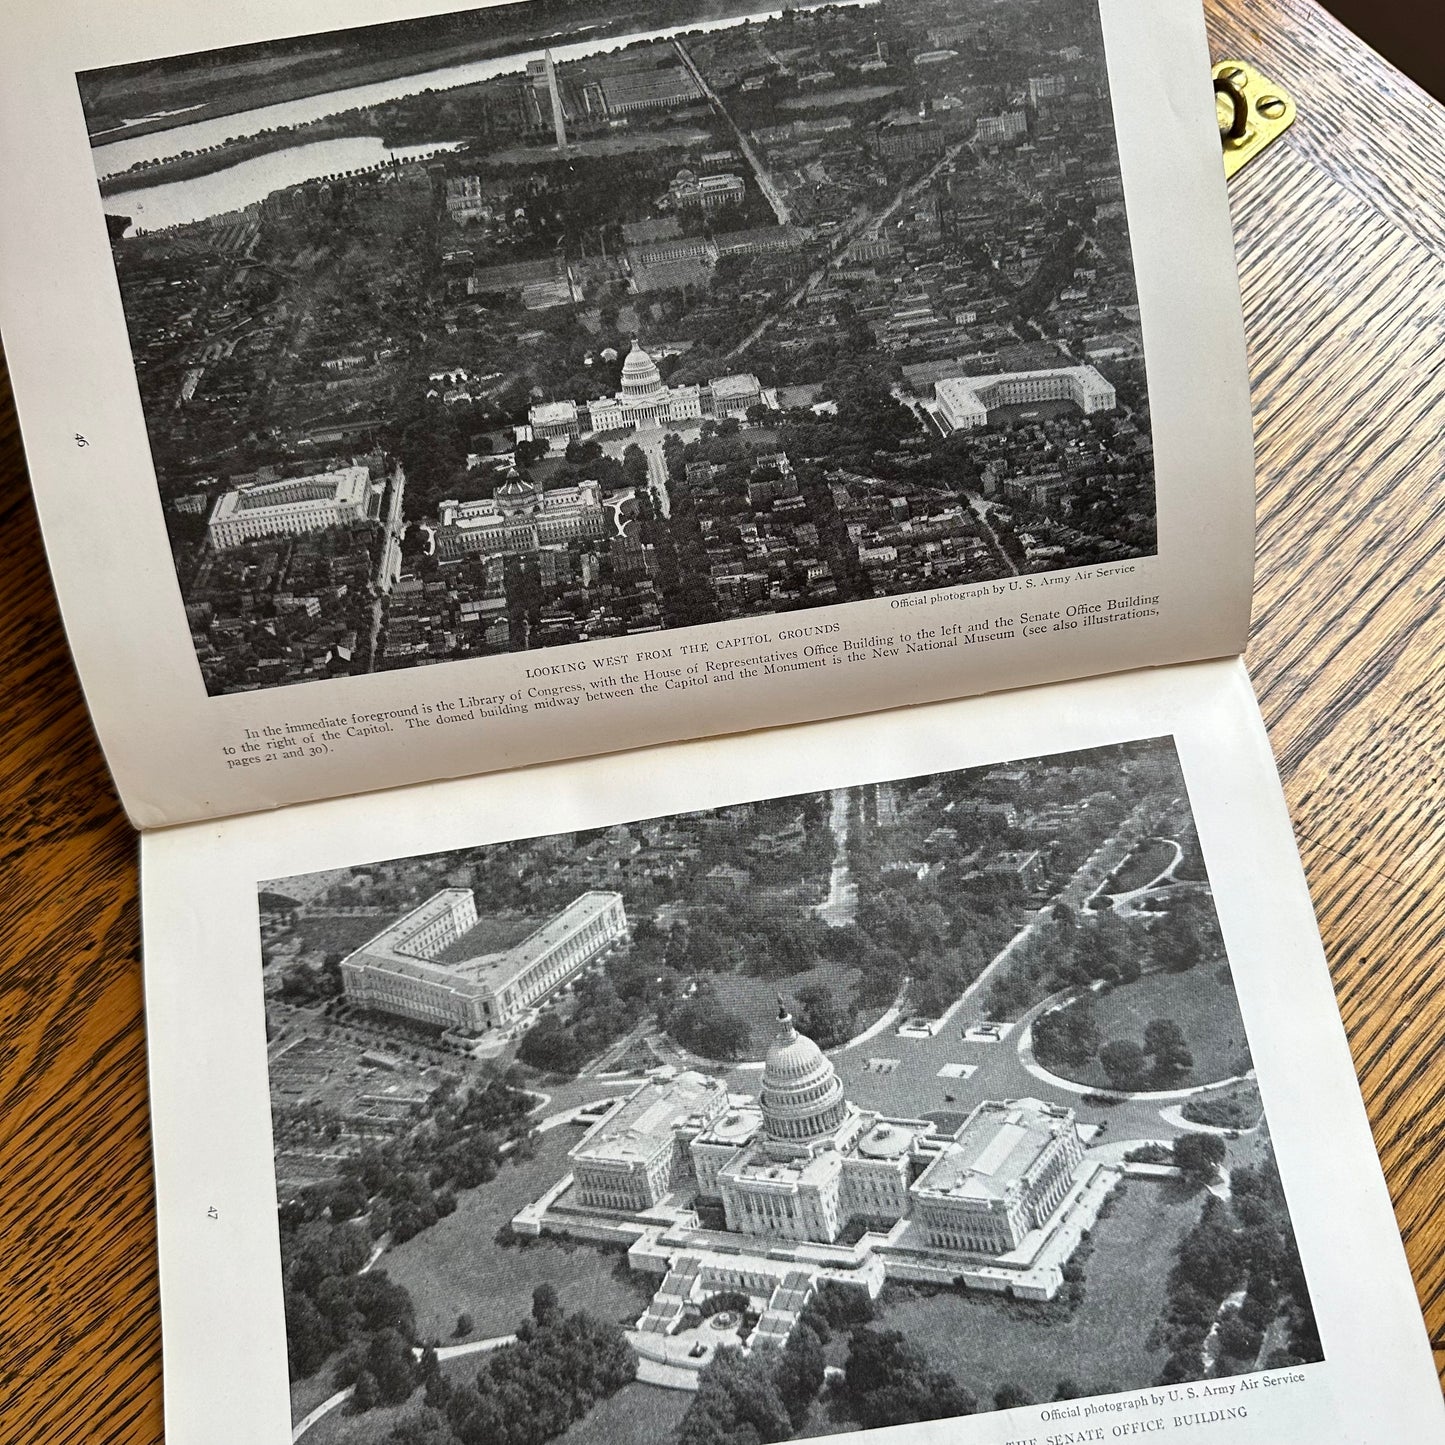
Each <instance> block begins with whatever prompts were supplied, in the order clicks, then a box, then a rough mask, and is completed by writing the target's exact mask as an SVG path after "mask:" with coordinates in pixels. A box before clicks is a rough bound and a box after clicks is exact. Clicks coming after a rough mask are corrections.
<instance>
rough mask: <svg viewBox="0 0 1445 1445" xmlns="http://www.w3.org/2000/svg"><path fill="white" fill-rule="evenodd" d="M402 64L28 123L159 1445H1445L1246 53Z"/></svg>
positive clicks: (151, 25)
mask: <svg viewBox="0 0 1445 1445" xmlns="http://www.w3.org/2000/svg"><path fill="white" fill-rule="evenodd" d="M415 12H416V7H415V6H411V5H406V4H403V3H401V0H347V3H345V4H342V3H340V0H326V3H320V4H317V5H314V6H312V7H311V8H310V9H309V10H308V11H307V14H306V17H305V18H304V20H298V19H297V17H296V14H295V12H294V10H293V9H292V7H288V6H286V5H284V4H282V3H280V0H255V3H251V4H248V5H247V6H245V7H238V8H237V9H235V11H234V12H230V11H222V10H218V9H215V8H214V7H212V8H209V9H208V8H205V7H194V6H191V7H187V6H182V5H180V4H178V3H176V0H155V3H152V4H149V5H147V6H145V7H143V8H141V9H139V10H138V11H135V12H134V13H127V14H126V15H125V16H124V17H123V18H120V19H117V18H116V17H115V16H113V15H111V14H109V13H108V11H107V9H106V7H103V6H101V5H100V4H99V3H98V0H59V3H56V4H54V5H52V6H49V7H46V8H45V9H43V10H34V11H33V12H32V11H27V13H25V14H22V15H19V16H17V17H15V18H14V19H12V21H11V24H10V27H9V35H10V41H11V43H10V46H9V50H8V52H7V54H6V56H5V57H4V58H3V60H0V77H3V79H4V82H5V84H4V85H3V86H0V126H3V132H4V134H5V136H6V138H7V142H8V144H7V146H6V147H5V149H4V152H3V154H0V196H3V197H4V198H5V199H6V200H7V202H8V204H6V205H5V206H4V207H3V208H0V327H3V333H4V338H5V343H6V348H7V353H8V357H9V362H10V366H11V369H12V373H13V378H14V387H15V391H16V395H17V401H18V405H19V408H20V414H21V418H22V423H23V425H24V428H25V437H26V444H27V450H28V454H29V458H30V464H31V470H32V474H33V477H34V481H35V488H36V493H37V500H38V504H39V508H40V513H41V518H42V524H43V527H44V531H45V536H46V542H47V546H48V549H49V554H50V558H51V562H52V567H53V571H54V576H55V581H56V587H57V591H58V594H59V596H60V600H61V605H62V609H63V612H64V616H65V620H66V624H67V629H68V632H69V637H70V641H71V644H72V647H73V649H74V652H75V656H76V660H77V665H78V668H79V671H80V675H81V678H82V681H83V683H84V686H85V689H86V694H87V699H88V702H89V704H90V707H91V710H92V712H93V715H94V718H95V722H96V727H97V731H98V733H99V736H100V739H101V743H102V745H103V747H104V748H105V751H106V755H107V758H108V760H109V762H110V765H111V768H112V771H113V773H114V776H115V779H116V783H117V787H118V789H119V791H120V794H121V797H122V799H123V801H124V803H125V806H126V809H127V811H128V813H129V815H130V817H131V818H132V820H133V821H134V822H135V823H136V825H137V827H138V828H140V829H141V830H142V833H141V853H142V862H143V910H144V930H145V944H146V962H145V967H146V981H147V1017H148V1028H149V1036H150V1059H151V1087H152V1107H153V1123H154V1138H155V1160H156V1174H157V1207H158V1213H159V1230H160V1250H161V1256H160V1267H161V1282H162V1299H163V1311H164V1316H163V1327H164V1335H165V1349H166V1417H167V1431H168V1435H169V1437H170V1438H171V1439H173V1440H175V1441H178V1442H192V1441H196V1442H203V1441H204V1442H213V1441H224V1442H232V1441H235V1442H246V1445H253V1442H254V1445H261V1442H268V1445H269V1442H282V1441H285V1440H287V1439H288V1438H290V1439H304V1440H307V1441H313V1442H316V1445H327V1442H354V1445H361V1442H367V1445H370V1442H379V1441H397V1442H402V1445H408V1442H409V1445H483V1442H485V1445H493V1442H496V1445H543V1442H546V1441H552V1440H558V1441H562V1442H563V1445H652V1442H654V1441H658V1440H666V1441H677V1442H679V1445H758V1442H762V1441H772V1440H782V1439H789V1438H795V1437H804V1436H823V1435H837V1434H851V1433H855V1432H856V1433H868V1432H872V1431H875V1430H886V1431H892V1432H893V1433H892V1435H890V1436H889V1438H890V1439H898V1440H900V1441H901V1440H905V1439H907V1440H913V1439H918V1440H925V1439H926V1440H941V1439H943V1438H945V1432H946V1438H948V1439H950V1440H957V1441H960V1442H974V1441H977V1442H990V1445H1004V1442H1018V1445H1023V1442H1032V1445H1042V1442H1049V1445H1065V1442H1068V1445H1073V1442H1079V1441H1093V1440H1123V1439H1130V1438H1134V1437H1140V1438H1158V1439H1159V1440H1168V1441H1174V1442H1180V1445H1184V1442H1196V1441H1201V1442H1202V1441H1216V1442H1223V1445H1248V1442H1271V1445H1277V1442H1298V1445H1344V1442H1347V1441H1349V1442H1354V1441H1371V1442H1381V1445H1384V1442H1397V1441H1416V1440H1425V1439H1429V1438H1439V1437H1440V1435H1441V1432H1442V1426H1445V1418H1442V1411H1441V1400H1440V1391H1439V1386H1438V1383H1437V1381H1436V1378H1435V1373H1434V1369H1433V1365H1432V1361H1431V1357H1430V1352H1429V1349H1428V1346H1427V1342H1426V1339H1425V1335H1424V1332H1423V1330H1422V1328H1421V1325H1420V1317H1419V1311H1418V1306H1417V1304H1416V1301H1415V1298H1414V1292H1413V1289H1412V1285H1411V1281H1410V1276H1409V1273H1408V1270H1407V1267H1406V1263H1405V1259H1404V1254H1403V1251H1402V1249H1401V1247H1400V1243H1399V1238H1398V1234H1397V1232H1396V1229H1395V1224H1394V1220H1393V1217H1392V1215H1391V1211H1390V1202H1389V1198H1388V1195H1387V1192H1386V1190H1385V1187H1384V1182H1383V1179H1382V1177H1381V1175H1380V1171H1379V1166H1378V1163H1377V1161H1376V1159H1375V1156H1374V1151H1373V1147H1372V1144H1371V1139H1370V1134H1369V1128H1368V1124H1367V1120H1366V1118H1365V1114H1364V1110H1363V1108H1362V1106H1361V1103H1360V1099H1359V1094H1358V1089H1357V1087H1356V1084H1355V1080H1354V1076H1353V1072H1352V1068H1351V1063H1350V1056H1349V1052H1348V1049H1347V1046H1346V1043H1345V1039H1344V1034H1343V1031H1342V1029H1341V1027H1340V1023H1339V1017H1338V1014H1337V1011H1336V1008H1335V1003H1334V998H1333V994H1332V992H1331V989H1330V983H1329V976H1328V972H1327V970H1326V968H1325V965H1324V960H1323V958H1322V955H1321V951H1320V947H1319V941H1318V935H1317V932H1316V929H1315V925H1314V921H1313V917H1312V914H1311V911H1310V904H1309V898H1308V894H1307V892H1306V889H1305V885H1304V879H1303V876H1302V874H1301V870H1300V867H1299V862H1298V859H1297V856H1296V853H1295V849H1294V845H1293V840H1292V838H1291V834H1290V829H1289V822H1288V818H1287V816H1286V814H1285V810H1284V805H1283V800H1282V797H1281V794H1280V791H1279V785H1278V781H1277V778H1276V776H1275V772H1274V767H1273V762H1272V759H1271V756H1270V751H1269V745H1268V741H1267V739H1266V737H1265V734H1264V730H1263V727H1262V725H1261V722H1260V718H1259V715H1258V711H1257V709H1256V707H1255V704H1254V700H1253V696H1252V693H1251V690H1250V686H1249V682H1248V678H1247V676H1246V674H1245V671H1244V667H1243V663H1242V662H1241V661H1240V654H1241V652H1242V650H1243V647H1244V642H1245V637H1246V632H1247V626H1248V618H1249V603H1250V589H1251V582H1252V536H1253V498H1254V487H1253V480H1254V479H1253V465H1252V452H1251V432H1250V417H1249V388H1248V377H1247V373H1246V368H1245V358H1244V347H1243V335H1242V327H1241V323H1240V313H1239V298H1238V287H1237V281H1236V278H1235V273H1234V266H1233V255H1232V248H1231V239H1230V228H1229V218H1228V211H1227V206H1226V198H1225V191H1224V182H1223V177H1222V173H1221V166H1220V155H1219V144H1218V135H1217V128H1216V124H1215V121H1214V119H1213V114H1212V112H1213V100H1212V95H1211V90H1210V84H1209V68H1208V57H1207V53H1206V48H1205V43H1204V31H1203V25H1202V20H1201V16H1200V14H1199V12H1198V8H1197V4H1196V0H1156V3H1150V4H1144V3H1141V0H863V3H849V4H841V5H830V6H826V7H809V6H797V7H788V8H786V9H784V10H782V11H767V12H756V13H751V12H750V11H749V9H748V7H747V6H746V4H743V3H719V0H673V3H669V4H666V5H655V6H651V7H641V8H633V9H628V8H627V7H625V6H622V5H618V4H614V3H612V0H569V3H562V0H527V3H524V4H517V5H508V6H502V7H491V8H481V9H460V10H458V9H451V10H446V9H443V10H442V11H440V12H439V13H427V14H421V15H418V14H417V13H415ZM878 1438H879V1439H880V1440H881V1439H882V1438H883V1437H882V1436H880V1437H878Z"/></svg>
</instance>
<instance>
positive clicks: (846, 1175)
mask: <svg viewBox="0 0 1445 1445" xmlns="http://www.w3.org/2000/svg"><path fill="white" fill-rule="evenodd" d="M569 1159H570V1162H571V1166H572V1172H571V1173H570V1174H569V1175H567V1176H566V1177H565V1178H564V1179H563V1180H561V1181H559V1183H558V1184H557V1185H556V1186H554V1187H553V1189H551V1190H550V1191H548V1193H547V1195H546V1196H544V1197H543V1199H541V1200H539V1201H537V1202H536V1203H535V1204H533V1205H529V1206H528V1208H527V1209H524V1210H523V1211H522V1212H521V1213H520V1214H519V1215H518V1216H517V1217H516V1219H514V1220H513V1228H514V1229H516V1230H517V1231H518V1232H521V1233H528V1234H539V1233H555V1234H561V1235H568V1236H571V1237H574V1238H584V1239H594V1240H597V1241H599V1242H602V1241H608V1242H612V1243H621V1242H626V1243H627V1244H628V1246H629V1248H628V1255H629V1259H630V1260H631V1262H632V1265H633V1267H634V1268H637V1269H643V1270H649V1271H652V1272H654V1273H659V1274H662V1275H664V1281H663V1286H662V1287H661V1288H660V1289H659V1291H658V1294H657V1297H656V1298H655V1299H654V1301H653V1304H652V1306H651V1307H650V1308H649V1311H648V1313H647V1314H646V1315H644V1317H643V1319H642V1320H640V1321H639V1325H638V1329H639V1333H640V1335H641V1336H642V1337H643V1340H642V1347H643V1348H644V1349H645V1348H646V1345H647V1340H646V1337H647V1336H648V1335H666V1334H668V1333H669V1332H670V1330H671V1329H672V1328H675V1327H676V1324H677V1323H678V1321H679V1320H680V1319H681V1317H682V1315H683V1312H684V1310H685V1308H686V1306H687V1304H688V1303H689V1302H693V1303H695V1302H696V1301H698V1300H700V1299H701V1298H703V1297H705V1296H706V1294H708V1293H711V1292H715V1291H716V1290H720V1289H740V1290H745V1291H746V1292H748V1293H749V1294H750V1295H752V1296H753V1297H754V1298H755V1299H756V1300H757V1301H758V1305H759V1309H760V1311H761V1313H762V1319H761V1321H760V1323H759V1331H760V1334H759V1338H760V1339H767V1338H770V1337H771V1338H773V1339H774V1340H777V1339H780V1338H786V1335H787V1332H788V1330H789V1329H790V1328H791V1319H792V1318H795V1317H796V1314H797V1311H798V1310H800V1309H801V1308H802V1307H803V1303H804V1302H806V1298H807V1297H808V1296H810V1295H811V1293H812V1290H813V1289H814V1288H816V1285H817V1283H818V1282H819V1280H820V1279H822V1278H830V1279H833V1280H835V1281H836V1282H838V1283H842V1284H847V1285H854V1286H857V1287H859V1288H864V1289H866V1290H868V1292H869V1293H870V1294H873V1295H876V1294H877V1292H878V1289H879V1288H880V1287H881V1285H882V1283H883V1280H884V1279H885V1278H886V1277H889V1276H892V1277H897V1278H903V1279H913V1280H920V1281H928V1282H932V1283H942V1284H955V1285H963V1286H966V1287H970V1288H977V1289H984V1290H991V1291H995V1292H998V1293H1006V1294H1010V1295H1013V1296H1015V1297H1017V1298H1022V1299H1041V1300H1042V1299H1049V1298H1052V1296H1053V1295H1054V1294H1055V1293H1056V1292H1057V1291H1058V1289H1059V1287H1060V1286H1061V1284H1062V1282H1063V1274H1062V1266H1063V1264H1064V1263H1065V1261H1066V1260H1067V1259H1068V1258H1069V1256H1070V1255H1071V1254H1072V1253H1073V1250H1074V1248H1075V1247H1076V1246H1077V1244H1078V1241H1079V1239H1080V1237H1081V1236H1082V1233H1083V1231H1084V1230H1085V1229H1087V1228H1088V1226H1089V1225H1090V1224H1091V1223H1092V1222H1093V1220H1094V1218H1095V1217H1097V1214H1098V1210H1099V1207H1100V1205H1101V1204H1102V1202H1103V1199H1104V1197H1105V1196H1106V1195H1107V1193H1108V1191H1109V1189H1110V1188H1111V1187H1112V1186H1113V1184H1114V1183H1115V1182H1116V1180H1117V1177H1118V1175H1117V1171H1115V1170H1113V1169H1110V1168H1107V1167H1104V1166H1101V1165H1099V1164H1098V1163H1096V1162H1094V1161H1091V1160H1090V1159H1089V1158H1088V1157H1087V1156H1086V1153H1085V1149H1084V1143H1083V1140H1082V1138H1081V1137H1080V1134H1079V1131H1078V1128H1077V1126H1076V1123H1075V1119H1074V1114H1073V1111H1072V1110H1070V1109H1065V1108H1058V1107H1055V1106H1052V1105H1049V1104H1045V1103H1041V1102H1040V1101H1039V1100H1037V1099H1014V1100H1010V1101H997V1100H980V1101H979V1102H978V1103H977V1104H976V1106H975V1107H974V1109H973V1111H972V1113H970V1114H969V1115H968V1117H967V1118H966V1119H965V1121H964V1122H963V1124H961V1125H960V1126H959V1127H958V1128H957V1129H955V1130H953V1131H952V1132H945V1131H943V1130H940V1129H939V1127H938V1125H936V1124H935V1123H934V1122H933V1121H931V1120H928V1119H902V1118H889V1117H885V1116H883V1115H881V1114H878V1113H874V1112H871V1111H868V1110H865V1109H860V1108H858V1107H857V1106H856V1105H855V1104H853V1103H852V1102H851V1101H850V1100H849V1099H848V1098H847V1096H846V1094H845V1092H844V1088H843V1082H842V1080H841V1079H840V1078H839V1077H838V1073H837V1070H836V1069H835V1067H834V1065H833V1063H832V1061H831V1060H829V1058H828V1057H827V1055H826V1054H824V1053H823V1051H822V1050H821V1049H820V1048H819V1047H818V1045H817V1044H816V1043H814V1042H813V1040H812V1039H810V1038H808V1037H807V1036H806V1035H804V1034H800V1033H799V1032H798V1031H797V1029H796V1028H795V1027H794V1026H793V1021H792V1019H791V1017H790V1016H789V1015H788V1013H787V1011H786V1009H782V1008H780V1013H779V1018H778V1028H777V1033H776V1036H775V1037H774V1039H773V1043H772V1046H771V1047H770V1048H769V1049H768V1053H767V1057H766V1059H765V1061H764V1064H763V1070H762V1083H761V1087H760V1089H759V1091H758V1094H757V1096H756V1097H753V1096H750V1095H740V1094H730V1093H729V1092H728V1090H727V1087H726V1085H725V1084H724V1083H723V1082H722V1081H721V1080H720V1079H716V1078H710V1077H708V1076H706V1075H704V1074H702V1073H699V1072H695V1071H691V1070H689V1071H687V1072H684V1073H680V1074H676V1075H674V1076H673V1077H671V1078H663V1079H655V1080H649V1081H648V1082H647V1083H645V1084H643V1085H641V1086H640V1087H638V1088H637V1089H635V1090H634V1091H633V1092H632V1093H630V1094H629V1095H628V1096H627V1097H626V1098H623V1099H619V1100H618V1101H616V1102H615V1103H614V1104H613V1106H612V1107H611V1108H610V1110H609V1111H608V1112H607V1113H606V1114H605V1115H604V1116H603V1117H601V1118H599V1119H597V1121H596V1122H595V1123H593V1124H592V1125H591V1127H590V1128H589V1129H588V1130H587V1132H586V1134H585V1135H584V1136H583V1137H582V1139H581V1140H580V1141H579V1142H578V1143H577V1144H576V1145H575V1146H574V1147H573V1149H572V1150H571V1151H570V1154H569ZM719 1206H720V1209H721V1218H722V1221H723V1227H722V1228H718V1227H717V1223H718V1218H717V1216H718V1211H719ZM705 1218H707V1219H710V1224H711V1227H709V1225H708V1224H705V1223H704V1219H705ZM780 1291H781V1294H780V1293H779V1292H780ZM775 1296H777V1297H778V1299H777V1300H775V1298H774V1297H775ZM778 1301H781V1302H782V1303H786V1304H789V1305H790V1308H787V1309H784V1308H782V1305H781V1304H780V1303H779V1302H778ZM800 1301H801V1302H800ZM793 1306H795V1307H793Z"/></svg>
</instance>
